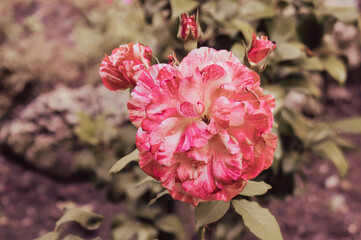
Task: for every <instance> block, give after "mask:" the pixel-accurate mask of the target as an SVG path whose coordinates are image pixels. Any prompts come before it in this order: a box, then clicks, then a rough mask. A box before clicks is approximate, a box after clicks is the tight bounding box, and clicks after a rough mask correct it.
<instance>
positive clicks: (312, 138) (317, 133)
mask: <svg viewBox="0 0 361 240" xmlns="http://www.w3.org/2000/svg"><path fill="white" fill-rule="evenodd" d="M331 133H332V129H331V128H330V126H329V125H327V124H321V123H319V124H317V125H315V126H314V127H312V129H311V130H310V131H309V132H308V134H307V137H306V140H305V146H306V147H310V146H313V145H314V144H317V143H318V142H321V141H323V140H324V139H326V138H327V137H329V136H330V134H331Z"/></svg>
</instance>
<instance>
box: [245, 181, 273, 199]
mask: <svg viewBox="0 0 361 240" xmlns="http://www.w3.org/2000/svg"><path fill="white" fill-rule="evenodd" d="M271 188H272V186H271V185H269V184H267V183H265V182H263V181H261V182H255V181H248V183H247V185H246V186H245V188H244V189H243V191H242V192H241V193H240V195H243V196H248V197H253V196H257V195H263V194H265V193H266V192H267V191H268V190H269V189H271Z"/></svg>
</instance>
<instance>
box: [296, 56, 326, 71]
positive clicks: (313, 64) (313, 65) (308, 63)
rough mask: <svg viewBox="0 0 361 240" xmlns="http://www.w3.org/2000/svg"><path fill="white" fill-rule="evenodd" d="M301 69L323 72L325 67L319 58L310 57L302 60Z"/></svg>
mask: <svg viewBox="0 0 361 240" xmlns="http://www.w3.org/2000/svg"><path fill="white" fill-rule="evenodd" d="M302 60H303V61H302V62H301V67H302V68H303V69H305V70H309V71H322V70H323V69H324V68H323V65H322V62H321V60H320V59H319V58H318V57H308V58H304V59H302Z"/></svg>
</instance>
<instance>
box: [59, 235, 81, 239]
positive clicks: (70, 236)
mask: <svg viewBox="0 0 361 240" xmlns="http://www.w3.org/2000/svg"><path fill="white" fill-rule="evenodd" d="M62 240H84V238H81V237H79V236H76V235H73V234H70V235H67V236H66V237H65V238H63V239H62Z"/></svg>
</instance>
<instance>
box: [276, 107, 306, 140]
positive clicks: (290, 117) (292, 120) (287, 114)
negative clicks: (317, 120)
mask: <svg viewBox="0 0 361 240" xmlns="http://www.w3.org/2000/svg"><path fill="white" fill-rule="evenodd" d="M281 116H282V118H283V119H285V120H286V121H287V122H288V124H290V125H291V127H292V129H293V132H294V134H295V135H296V136H297V137H298V138H299V139H301V140H303V141H304V140H305V139H306V137H307V132H308V129H309V126H308V125H309V124H308V122H307V120H306V119H305V118H304V117H303V116H301V114H299V113H297V112H295V111H292V110H290V109H286V108H284V109H283V110H282V111H281Z"/></svg>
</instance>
